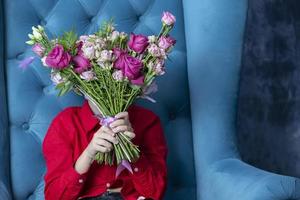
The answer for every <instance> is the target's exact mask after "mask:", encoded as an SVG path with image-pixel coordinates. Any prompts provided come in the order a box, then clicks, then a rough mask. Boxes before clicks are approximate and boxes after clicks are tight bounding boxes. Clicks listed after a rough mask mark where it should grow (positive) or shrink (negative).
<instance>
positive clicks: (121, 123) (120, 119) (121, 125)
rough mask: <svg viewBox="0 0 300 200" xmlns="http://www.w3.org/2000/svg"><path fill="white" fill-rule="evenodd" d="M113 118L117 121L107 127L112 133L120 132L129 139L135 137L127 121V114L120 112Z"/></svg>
mask: <svg viewBox="0 0 300 200" xmlns="http://www.w3.org/2000/svg"><path fill="white" fill-rule="evenodd" d="M115 118H117V119H116V120H115V121H114V122H112V123H111V124H110V125H109V126H110V128H111V129H112V131H113V132H114V133H118V132H121V131H122V132H124V134H125V135H127V136H128V137H129V138H130V139H133V138H134V137H135V134H134V131H133V128H132V126H131V123H130V121H129V115H128V112H120V113H118V114H117V115H116V116H115Z"/></svg>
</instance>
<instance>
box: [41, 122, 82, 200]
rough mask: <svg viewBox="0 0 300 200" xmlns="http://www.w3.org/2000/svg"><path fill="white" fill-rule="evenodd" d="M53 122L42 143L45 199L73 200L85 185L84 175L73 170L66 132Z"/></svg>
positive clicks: (70, 147) (70, 148)
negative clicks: (44, 165) (44, 166)
mask: <svg viewBox="0 0 300 200" xmlns="http://www.w3.org/2000/svg"><path fill="white" fill-rule="evenodd" d="M59 126H60V125H59V124H58V123H57V121H56V120H54V121H53V122H52V124H51V126H50V128H49V129H48V132H47V134H46V137H45V139H44V142H43V154H44V157H45V160H46V166H47V171H46V174H45V177H44V179H45V199H46V200H61V199H66V200H73V199H74V200H75V199H77V198H78V196H79V193H80V191H81V189H82V188H83V185H84V183H85V179H86V174H82V175H80V174H79V173H77V171H76V170H75V169H74V164H75V163H74V162H73V156H72V155H73V149H72V145H71V142H70V141H68V140H70V139H69V138H68V137H66V135H67V132H65V131H64V129H63V127H59Z"/></svg>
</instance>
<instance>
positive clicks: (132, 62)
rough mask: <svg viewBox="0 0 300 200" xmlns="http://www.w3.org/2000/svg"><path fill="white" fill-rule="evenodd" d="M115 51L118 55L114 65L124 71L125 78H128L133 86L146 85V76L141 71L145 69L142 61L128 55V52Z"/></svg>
mask: <svg viewBox="0 0 300 200" xmlns="http://www.w3.org/2000/svg"><path fill="white" fill-rule="evenodd" d="M115 51H116V54H117V55H118V56H117V60H116V61H115V63H114V66H115V68H116V69H120V70H122V72H123V74H124V76H126V77H127V78H128V80H130V82H131V83H132V84H135V85H142V84H143V83H144V76H143V74H142V73H141V69H142V68H143V63H142V61H141V60H140V59H138V58H134V57H132V56H130V55H128V54H127V53H126V52H120V51H119V50H115ZM115 51H114V52H115Z"/></svg>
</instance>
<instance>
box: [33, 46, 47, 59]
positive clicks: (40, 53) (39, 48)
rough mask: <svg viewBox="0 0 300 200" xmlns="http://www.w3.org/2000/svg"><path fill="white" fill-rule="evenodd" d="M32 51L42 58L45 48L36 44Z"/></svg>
mask: <svg viewBox="0 0 300 200" xmlns="http://www.w3.org/2000/svg"><path fill="white" fill-rule="evenodd" d="M32 51H33V52H34V53H35V54H37V55H38V56H40V57H42V56H43V55H44V52H45V48H44V47H43V46H42V45H41V44H40V43H37V44H35V45H33V47H32Z"/></svg>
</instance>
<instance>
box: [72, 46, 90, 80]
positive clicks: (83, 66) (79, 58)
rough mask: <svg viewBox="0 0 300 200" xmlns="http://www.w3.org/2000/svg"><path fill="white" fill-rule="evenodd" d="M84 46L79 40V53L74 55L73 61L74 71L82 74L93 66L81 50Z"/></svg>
mask: <svg viewBox="0 0 300 200" xmlns="http://www.w3.org/2000/svg"><path fill="white" fill-rule="evenodd" d="M81 48H82V42H79V43H78V44H77V52H78V53H77V55H76V56H74V57H72V62H73V63H74V71H75V72H77V73H79V74H81V73H82V72H84V71H86V70H88V69H89V67H90V66H91V64H90V61H89V59H87V58H86V57H85V56H84V54H83V51H82V50H81Z"/></svg>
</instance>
